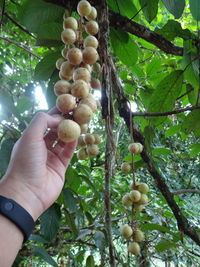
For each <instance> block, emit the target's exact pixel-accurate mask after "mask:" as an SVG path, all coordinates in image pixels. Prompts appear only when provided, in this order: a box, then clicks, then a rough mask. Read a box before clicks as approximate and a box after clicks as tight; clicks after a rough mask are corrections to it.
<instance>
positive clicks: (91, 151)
mask: <svg viewBox="0 0 200 267" xmlns="http://www.w3.org/2000/svg"><path fill="white" fill-rule="evenodd" d="M86 151H87V153H88V156H93V157H95V156H97V155H98V154H99V147H98V146H97V145H94V144H93V145H88V146H87V148H86Z"/></svg>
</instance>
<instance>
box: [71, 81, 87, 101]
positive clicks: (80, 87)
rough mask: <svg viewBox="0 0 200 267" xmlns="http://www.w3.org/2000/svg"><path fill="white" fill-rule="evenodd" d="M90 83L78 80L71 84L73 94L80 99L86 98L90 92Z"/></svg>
mask: <svg viewBox="0 0 200 267" xmlns="http://www.w3.org/2000/svg"><path fill="white" fill-rule="evenodd" d="M89 89H90V88H89V85H88V84H87V83H86V82H85V81H83V80H77V81H75V82H74V83H73V84H72V85H71V94H72V95H73V96H74V97H76V98H79V99H82V98H86V97H87V96H88V94H89Z"/></svg>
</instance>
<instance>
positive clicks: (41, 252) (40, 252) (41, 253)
mask: <svg viewBox="0 0 200 267" xmlns="http://www.w3.org/2000/svg"><path fill="white" fill-rule="evenodd" d="M33 254H34V255H35V256H37V257H39V258H41V259H42V260H44V261H45V262H47V263H49V264H50V265H51V266H54V267H58V264H57V263H56V262H55V261H54V259H53V258H52V257H51V256H50V255H49V254H48V252H47V251H46V250H45V249H44V248H41V247H38V246H33Z"/></svg>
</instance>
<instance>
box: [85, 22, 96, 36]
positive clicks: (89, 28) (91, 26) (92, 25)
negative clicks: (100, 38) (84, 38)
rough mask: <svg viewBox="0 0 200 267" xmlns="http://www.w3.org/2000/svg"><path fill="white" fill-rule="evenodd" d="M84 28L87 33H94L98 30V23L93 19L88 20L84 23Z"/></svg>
mask: <svg viewBox="0 0 200 267" xmlns="http://www.w3.org/2000/svg"><path fill="white" fill-rule="evenodd" d="M85 30H86V32H87V33H88V34H91V35H96V34H97V33H98V31H99V25H98V23H97V22H96V21H95V20H90V21H88V22H87V23H86V25H85Z"/></svg>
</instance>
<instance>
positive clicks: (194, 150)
mask: <svg viewBox="0 0 200 267" xmlns="http://www.w3.org/2000/svg"><path fill="white" fill-rule="evenodd" d="M190 149H191V151H190V156H191V157H196V156H197V155H198V154H199V153H200V144H192V145H191V146H190Z"/></svg>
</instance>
